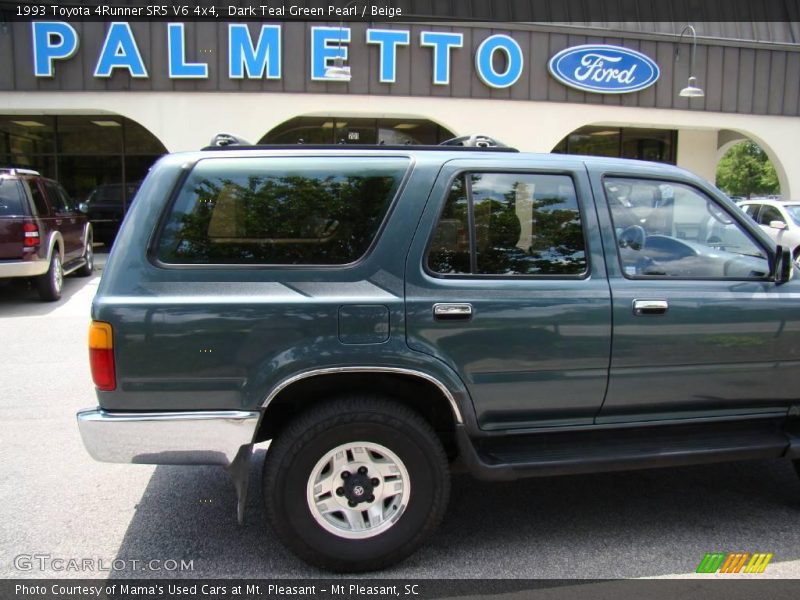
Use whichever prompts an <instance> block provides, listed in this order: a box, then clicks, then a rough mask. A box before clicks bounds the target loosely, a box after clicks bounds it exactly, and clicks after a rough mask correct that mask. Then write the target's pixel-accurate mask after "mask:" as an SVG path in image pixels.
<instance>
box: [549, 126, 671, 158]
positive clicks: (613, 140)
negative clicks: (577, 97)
mask: <svg viewBox="0 0 800 600" xmlns="http://www.w3.org/2000/svg"><path fill="white" fill-rule="evenodd" d="M677 137H678V132H677V131H675V130H672V129H642V128H635V127H604V126H590V127H581V128H580V129H576V130H575V131H573V132H572V133H570V134H569V135H568V136H567V137H565V138H564V139H563V140H561V141H560V142H559V143H558V144H557V145H556V147H555V148H553V152H554V153H556V154H585V155H589V156H610V157H614V158H635V159H638V160H650V161H655V162H663V163H669V164H673V165H674V164H675V162H676V155H675V152H676V148H677Z"/></svg>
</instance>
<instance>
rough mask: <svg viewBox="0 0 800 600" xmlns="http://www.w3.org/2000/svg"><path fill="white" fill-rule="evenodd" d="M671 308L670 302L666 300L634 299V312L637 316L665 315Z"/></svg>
mask: <svg viewBox="0 0 800 600" xmlns="http://www.w3.org/2000/svg"><path fill="white" fill-rule="evenodd" d="M667 309H669V302H667V301H666V300H634V301H633V314H635V315H636V316H637V317H643V316H646V315H663V314H664V313H666V312H667Z"/></svg>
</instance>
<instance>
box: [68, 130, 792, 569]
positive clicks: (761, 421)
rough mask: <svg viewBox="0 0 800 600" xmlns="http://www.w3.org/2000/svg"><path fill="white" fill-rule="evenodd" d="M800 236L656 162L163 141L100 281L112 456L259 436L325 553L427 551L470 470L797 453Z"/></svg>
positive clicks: (373, 560)
mask: <svg viewBox="0 0 800 600" xmlns="http://www.w3.org/2000/svg"><path fill="white" fill-rule="evenodd" d="M794 269H795V267H794V266H793V261H792V258H791V255H790V253H789V252H788V250H787V249H783V248H780V247H777V248H776V247H775V245H774V243H773V242H771V241H770V239H769V238H768V237H767V236H766V235H765V234H764V232H762V231H761V230H760V229H759V228H758V226H757V225H756V224H755V223H754V222H752V221H751V220H750V219H749V218H747V216H746V215H744V213H742V212H741V211H739V209H737V207H736V206H735V205H734V204H733V203H732V202H731V201H730V200H728V199H727V198H726V197H725V196H724V195H723V194H721V193H720V192H719V191H717V190H716V189H715V188H713V187H712V186H710V185H709V184H708V183H707V182H705V181H704V180H702V179H700V178H698V177H696V176H694V175H692V174H690V173H688V172H686V171H683V170H681V169H678V168H675V167H671V166H666V165H662V164H653V163H645V162H637V161H625V160H612V159H605V158H597V157H593V158H589V157H578V156H564V155H533V154H524V153H518V152H516V151H513V150H511V149H508V148H502V147H494V148H479V147H478V148H476V147H451V146H443V147H434V148H431V147H373V148H363V147H347V146H338V147H327V148H326V147H303V146H300V147H292V148H288V147H242V146H235V145H232V146H228V147H227V148H209V149H207V150H205V151H199V152H195V153H186V154H179V155H172V156H167V157H165V158H163V159H161V160H160V161H159V162H158V163H157V165H156V166H155V167H154V168H153V169H152V171H151V172H150V174H149V175H148V176H147V179H146V180H145V181H144V183H143V185H142V188H141V190H140V192H139V195H138V198H137V201H136V203H135V204H134V205H133V208H132V212H131V213H130V215H129V218H128V219H127V220H126V222H125V223H124V224H123V227H122V230H121V232H120V235H119V238H118V241H117V244H116V246H115V248H114V250H113V252H112V253H111V256H110V258H109V261H108V264H107V267H106V271H105V274H104V276H103V279H102V281H101V283H100V287H99V290H98V293H97V296H96V298H95V300H94V304H93V306H92V318H93V319H94V321H93V323H92V325H91V332H90V336H89V340H90V353H91V365H92V371H93V377H94V381H95V384H96V386H97V390H98V391H97V396H98V399H99V407H98V408H96V409H92V410H87V411H82V412H80V413H79V414H78V423H79V427H80V431H81V434H82V436H83V440H84V443H85V445H86V447H87V449H88V450H89V452H90V453H91V455H92V456H93V457H94V458H96V459H98V460H101V461H111V462H132V463H159V464H163V463H166V464H219V465H224V466H226V467H228V468H229V470H230V472H231V474H232V475H233V479H234V482H235V484H236V488H237V492H238V494H239V499H240V500H239V510H240V516H241V511H242V510H243V502H244V496H245V493H246V490H247V473H248V469H247V464H248V461H249V458H250V455H251V448H252V444H254V443H257V442H260V441H263V440H272V442H271V445H270V447H269V450H268V451H267V457H266V462H265V465H264V473H263V488H264V498H265V503H266V510H267V513H268V516H269V520H270V521H271V524H272V527H273V528H274V531H275V533H276V534H277V535H278V536H279V537H280V539H281V540H282V541H283V542H284V543H285V544H286V545H287V546H288V547H289V548H291V549H292V550H293V551H294V552H295V553H297V554H298V555H299V556H301V557H302V558H304V559H305V560H307V561H309V562H311V563H314V564H316V565H320V566H322V567H325V568H328V569H333V570H344V571H348V570H349V571H356V570H368V569H376V568H380V567H383V566H386V565H389V564H391V563H394V562H396V561H398V560H400V559H402V558H404V557H406V556H408V555H409V554H410V553H412V552H413V551H414V550H415V549H416V548H417V547H419V546H420V544H421V543H422V542H423V540H425V538H426V537H427V536H428V535H429V534H430V533H431V532H432V531H433V530H434V528H435V527H436V525H437V524H438V523H439V521H440V520H441V519H442V516H443V514H444V512H445V506H446V504H447V500H448V492H449V474H448V473H449V465H448V461H449V460H450V461H452V460H456V459H458V460H460V461H461V462H463V464H464V465H466V468H467V469H468V470H469V471H470V472H471V473H472V474H473V475H474V476H476V477H479V478H482V479H490V480H508V479H514V478H518V477H526V476H535V475H554V474H562V473H585V472H595V471H606V470H614V469H628V468H642V467H657V466H665V465H684V464H692V463H702V462H712V461H723V460H740V459H752V458H782V457H783V458H789V459H793V460H795V461H796V460H797V459H798V457H800V437H798V433H799V432H800V427H798V425H800V423H799V422H798V415H799V414H800V400H799V399H798V397H799V396H800V283H799V282H798V281H797V277H796V276H795V275H796V273H795V272H794Z"/></svg>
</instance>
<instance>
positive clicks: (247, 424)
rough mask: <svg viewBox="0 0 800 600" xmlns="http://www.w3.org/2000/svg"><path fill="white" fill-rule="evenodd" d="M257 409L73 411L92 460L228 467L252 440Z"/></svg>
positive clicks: (257, 415)
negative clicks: (148, 411)
mask: <svg viewBox="0 0 800 600" xmlns="http://www.w3.org/2000/svg"><path fill="white" fill-rule="evenodd" d="M259 416H260V413H258V412H257V411H244V410H230V411H197V412H157V413H120V412H107V411H104V410H102V409H100V408H94V409H87V410H82V411H80V412H79V413H78V415H77V417H78V429H79V430H80V432H81V437H82V438H83V445H84V446H85V447H86V450H88V452H89V454H90V455H91V456H92V458H94V459H95V460H99V461H101V462H113V463H140V464H153V465H223V466H230V464H231V463H232V462H233V460H234V458H236V454H237V452H239V449H240V448H241V447H242V446H244V445H246V444H250V443H252V442H253V436H254V435H255V432H256V427H257V425H258V418H259Z"/></svg>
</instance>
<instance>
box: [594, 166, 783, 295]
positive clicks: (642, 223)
mask: <svg viewBox="0 0 800 600" xmlns="http://www.w3.org/2000/svg"><path fill="white" fill-rule="evenodd" d="M604 187H605V193H606V198H607V199H608V205H609V208H610V211H611V217H612V220H613V222H614V232H615V234H616V240H617V247H618V253H619V258H620V262H621V263H622V269H623V272H624V274H625V276H626V277H629V278H631V277H674V278H712V279H717V278H730V279H753V278H764V277H766V276H767V274H768V272H769V263H768V259H767V254H766V252H765V251H764V249H763V248H761V247H760V246H759V245H758V244H756V243H755V242H754V241H753V240H752V239H751V238H750V236H749V234H748V233H747V232H746V230H745V229H744V227H743V226H742V225H740V224H739V223H738V222H737V221H736V220H734V219H733V217H732V216H731V215H729V214H728V213H727V212H726V211H725V210H724V209H723V208H722V207H721V206H719V205H718V204H717V203H716V202H715V201H714V200H712V199H711V198H710V197H708V196H706V195H705V194H703V193H702V192H700V191H698V190H696V189H695V188H693V187H691V186H688V185H685V184H682V183H677V182H669V181H658V180H639V179H622V178H611V177H609V178H606V179H605V180H604ZM762 212H763V211H762Z"/></svg>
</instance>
